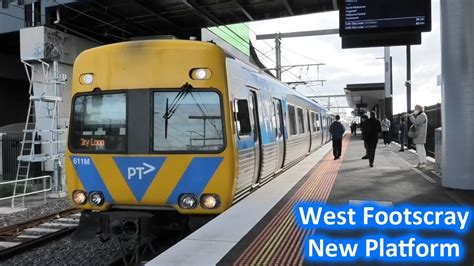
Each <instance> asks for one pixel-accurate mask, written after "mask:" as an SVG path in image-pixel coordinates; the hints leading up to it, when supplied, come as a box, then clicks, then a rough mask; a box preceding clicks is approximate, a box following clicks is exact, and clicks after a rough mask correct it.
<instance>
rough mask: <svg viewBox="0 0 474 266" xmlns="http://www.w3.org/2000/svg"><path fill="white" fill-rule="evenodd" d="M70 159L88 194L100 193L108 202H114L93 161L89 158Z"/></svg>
mask: <svg viewBox="0 0 474 266" xmlns="http://www.w3.org/2000/svg"><path fill="white" fill-rule="evenodd" d="M69 158H70V159H71V163H72V165H74V169H76V173H77V176H79V179H80V180H81V183H82V185H83V186H84V189H85V190H86V192H91V191H100V192H102V193H103V194H104V199H105V201H106V202H113V199H112V196H111V195H110V193H109V190H108V189H107V186H106V185H105V183H104V181H103V180H102V177H101V176H100V174H99V172H98V171H97V168H96V167H95V165H94V162H93V161H92V159H91V158H90V157H89V156H70V157H69Z"/></svg>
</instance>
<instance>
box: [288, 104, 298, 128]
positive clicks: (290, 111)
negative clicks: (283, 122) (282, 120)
mask: <svg viewBox="0 0 474 266" xmlns="http://www.w3.org/2000/svg"><path fill="white" fill-rule="evenodd" d="M288 119H289V120H290V135H292V136H293V135H297V134H298V131H297V129H296V113H295V107H294V106H292V105H288Z"/></svg>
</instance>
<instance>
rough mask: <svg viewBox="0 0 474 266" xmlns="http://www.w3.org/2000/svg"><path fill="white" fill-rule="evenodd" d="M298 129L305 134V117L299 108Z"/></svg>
mask: <svg viewBox="0 0 474 266" xmlns="http://www.w3.org/2000/svg"><path fill="white" fill-rule="evenodd" d="M298 128H299V129H300V134H304V117H303V110H302V109H301V108H298Z"/></svg>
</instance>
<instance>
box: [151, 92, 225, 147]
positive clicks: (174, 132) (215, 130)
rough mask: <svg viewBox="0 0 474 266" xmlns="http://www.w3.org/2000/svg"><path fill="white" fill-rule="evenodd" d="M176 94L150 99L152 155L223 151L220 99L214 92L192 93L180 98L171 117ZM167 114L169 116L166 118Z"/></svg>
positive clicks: (158, 93) (156, 93)
mask: <svg viewBox="0 0 474 266" xmlns="http://www.w3.org/2000/svg"><path fill="white" fill-rule="evenodd" d="M179 95H180V94H179V91H156V92H154V95H153V100H154V104H153V150H154V151H175V152H176V151H186V152H189V151H219V150H221V149H222V148H223V147H224V134H223V131H222V128H223V126H222V122H223V121H222V112H221V107H222V106H221V99H220V97H219V94H217V92H215V91H191V92H189V93H187V94H184V96H183V95H181V96H180V97H182V98H181V99H180V101H179V102H178V103H177V107H176V108H175V109H174V111H176V112H173V113H171V114H170V113H169V106H170V103H173V102H175V101H174V99H176V98H177V97H178V96H179ZM166 114H168V115H166Z"/></svg>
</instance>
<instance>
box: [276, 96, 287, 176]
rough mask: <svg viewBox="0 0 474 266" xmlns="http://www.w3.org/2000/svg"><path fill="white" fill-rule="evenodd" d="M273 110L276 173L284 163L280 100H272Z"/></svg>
mask: <svg viewBox="0 0 474 266" xmlns="http://www.w3.org/2000/svg"><path fill="white" fill-rule="evenodd" d="M273 109H274V112H273V114H274V117H273V119H274V121H275V123H274V124H275V138H276V145H277V161H276V170H277V171H278V170H279V169H281V168H282V167H283V162H284V161H285V137H284V125H283V110H282V107H281V100H279V99H275V98H274V99H273Z"/></svg>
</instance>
